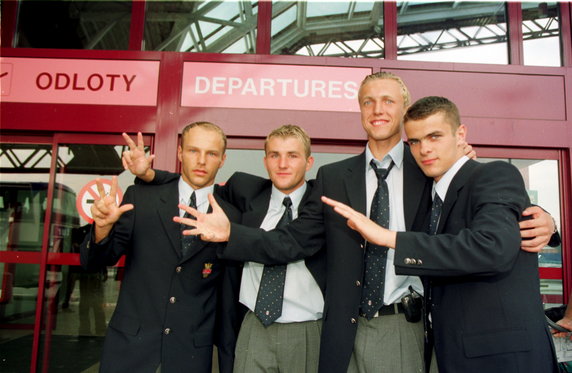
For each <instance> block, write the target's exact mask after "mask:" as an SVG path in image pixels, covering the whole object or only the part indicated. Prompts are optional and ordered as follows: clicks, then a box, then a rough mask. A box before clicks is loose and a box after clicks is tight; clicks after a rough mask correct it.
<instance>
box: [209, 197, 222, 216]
mask: <svg viewBox="0 0 572 373" xmlns="http://www.w3.org/2000/svg"><path fill="white" fill-rule="evenodd" d="M208 199H209V204H210V205H211V207H212V209H213V212H219V213H220V212H222V209H221V208H220V206H219V204H218V202H217V201H216V198H214V196H213V195H212V193H210V194H209V195H208Z"/></svg>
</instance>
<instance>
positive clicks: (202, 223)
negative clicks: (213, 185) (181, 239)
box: [173, 194, 230, 242]
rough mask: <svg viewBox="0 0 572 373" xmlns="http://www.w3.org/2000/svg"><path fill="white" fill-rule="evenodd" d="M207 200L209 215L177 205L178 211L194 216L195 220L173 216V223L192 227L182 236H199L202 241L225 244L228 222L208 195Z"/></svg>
mask: <svg viewBox="0 0 572 373" xmlns="http://www.w3.org/2000/svg"><path fill="white" fill-rule="evenodd" d="M208 198H209V204H210V205H211V207H212V212H211V213H208V214H204V213H202V212H199V211H198V210H196V209H194V208H192V207H189V206H187V205H184V204H179V208H180V209H182V210H185V211H186V212H188V213H189V214H191V215H192V216H194V217H195V218H196V220H194V219H189V218H181V217H179V216H175V217H173V221H174V222H176V223H181V224H185V225H188V226H190V227H192V229H188V230H185V231H183V234H184V235H199V236H201V239H202V240H203V241H209V242H226V241H228V238H229V237H230V221H229V220H228V217H227V216H226V214H225V213H224V211H223V210H222V208H221V207H220V206H219V204H218V203H217V201H216V199H215V198H214V197H213V195H212V194H209V196H208Z"/></svg>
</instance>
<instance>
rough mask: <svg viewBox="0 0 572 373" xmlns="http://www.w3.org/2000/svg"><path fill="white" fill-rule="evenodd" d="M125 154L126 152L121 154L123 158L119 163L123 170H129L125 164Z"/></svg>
mask: <svg viewBox="0 0 572 373" xmlns="http://www.w3.org/2000/svg"><path fill="white" fill-rule="evenodd" d="M125 153H127V152H123V157H121V163H122V164H123V169H124V170H129V165H128V164H127V160H126V159H125V158H126V155H125Z"/></svg>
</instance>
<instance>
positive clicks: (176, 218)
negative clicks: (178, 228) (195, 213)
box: [173, 216, 197, 228]
mask: <svg viewBox="0 0 572 373" xmlns="http://www.w3.org/2000/svg"><path fill="white" fill-rule="evenodd" d="M173 221H174V222H175V223H179V224H183V225H188V226H189V227H193V228H195V227H196V225H197V221H196V220H194V219H189V218H181V217H180V216H174V217H173Z"/></svg>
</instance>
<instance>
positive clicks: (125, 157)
mask: <svg viewBox="0 0 572 373" xmlns="http://www.w3.org/2000/svg"><path fill="white" fill-rule="evenodd" d="M121 159H122V160H125V162H126V163H127V165H128V166H131V165H132V164H133V160H132V159H131V151H129V150H126V151H124V152H123V157H121Z"/></svg>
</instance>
